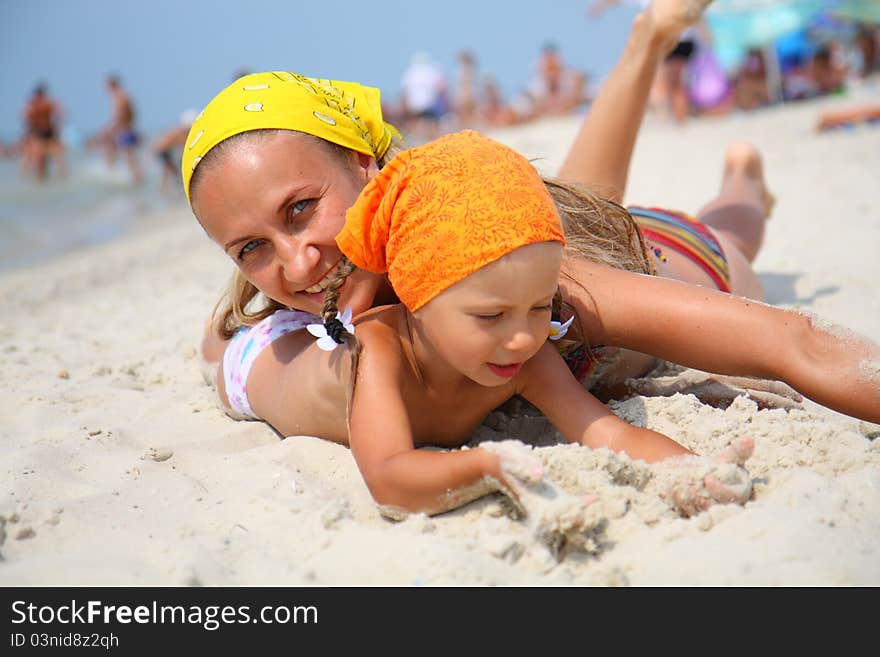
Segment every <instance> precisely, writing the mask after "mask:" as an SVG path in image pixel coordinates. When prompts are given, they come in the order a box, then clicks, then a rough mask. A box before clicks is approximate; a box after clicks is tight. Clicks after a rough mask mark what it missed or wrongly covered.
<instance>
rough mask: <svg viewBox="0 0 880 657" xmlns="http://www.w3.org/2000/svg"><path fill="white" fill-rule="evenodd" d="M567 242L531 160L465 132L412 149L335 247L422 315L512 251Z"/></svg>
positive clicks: (359, 205) (356, 211)
mask: <svg viewBox="0 0 880 657" xmlns="http://www.w3.org/2000/svg"><path fill="white" fill-rule="evenodd" d="M547 241H555V242H562V243H565V237H564V235H563V232H562V225H561V223H560V221H559V216H558V215H557V213H556V206H555V205H554V204H553V200H552V199H551V198H550V195H549V194H548V193H547V190H546V188H545V187H544V183H543V181H542V180H541V177H540V176H539V175H538V172H537V171H536V170H535V168H534V167H533V166H532V164H531V163H530V162H529V161H528V160H526V159H525V158H524V157H523V156H522V155H520V154H519V153H517V152H516V151H514V150H512V149H510V148H508V147H507V146H504V145H502V144H499V143H498V142H495V141H493V140H491V139H489V138H488V137H485V136H483V135H480V134H479V133H476V132H473V131H470V130H466V131H463V132H458V133H455V134H451V135H447V136H445V137H441V138H439V139H437V140H435V141H432V142H429V143H428V144H425V145H424V146H419V147H417V148H411V149H409V150H407V151H404V152H403V153H401V154H400V155H398V156H397V157H395V158H394V159H393V160H392V161H391V162H390V163H388V164H387V165H385V167H383V168H382V170H381V171H380V172H379V173H378V174H377V175H376V176H375V177H374V178H373V179H372V180H371V181H370V182H369V183H367V185H366V187H364V190H363V192H361V195H360V196H359V197H358V200H357V202H356V203H355V204H354V205H353V206H352V207H351V208H350V209H349V210H348V212H347V213H346V216H345V226H344V227H343V229H342V232H341V233H340V234H339V235H338V236H337V238H336V243H337V244H338V245H339V248H340V249H341V250H342V252H343V253H344V254H345V255H346V256H348V258H349V259H350V260H351V261H352V262H353V263H354V264H355V265H357V266H358V267H360V268H362V269H366V270H368V271H371V272H375V273H386V272H387V273H388V278H389V280H390V282H391V285H392V287H393V288H394V290H395V292H396V293H397V296H398V297H399V298H400V300H401V302H403V304H404V305H406V307H407V308H409V309H410V310H411V311H415V310H418V309H419V308H421V307H422V306H423V305H425V304H426V303H427V302H428V301H430V300H431V299H433V298H434V297H435V296H437V295H438V294H440V293H441V292H442V291H443V290H445V289H446V288H448V287H450V286H452V285H454V284H455V283H457V282H458V281H460V280H462V279H464V278H466V277H467V276H469V275H471V274H472V273H474V272H475V271H477V270H478V269H480V268H481V267H483V266H485V265H487V264H489V263H490V262H494V261H495V260H497V259H498V258H500V257H501V256H503V255H505V254H507V253H510V252H511V251H513V250H515V249H517V248H519V247H521V246H525V245H527V244H533V243H537V242H547Z"/></svg>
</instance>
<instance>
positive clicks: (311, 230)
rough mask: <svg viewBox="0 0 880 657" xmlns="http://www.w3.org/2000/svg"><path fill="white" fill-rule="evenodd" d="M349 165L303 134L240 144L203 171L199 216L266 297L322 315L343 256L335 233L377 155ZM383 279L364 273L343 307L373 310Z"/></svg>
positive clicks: (354, 280) (350, 282)
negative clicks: (328, 288) (332, 280)
mask: <svg viewBox="0 0 880 657" xmlns="http://www.w3.org/2000/svg"><path fill="white" fill-rule="evenodd" d="M348 154H349V156H350V157H349V159H348V160H346V159H344V158H343V157H340V155H339V154H338V153H336V152H334V151H333V150H332V149H331V148H328V147H327V146H326V145H325V144H322V143H321V142H320V141H318V140H316V139H314V138H312V137H310V136H308V135H304V134H302V133H297V132H291V131H278V132H277V133H270V134H268V135H266V134H262V135H259V136H255V137H254V138H247V137H245V138H243V139H239V140H238V141H237V142H236V143H235V144H232V145H231V146H230V148H229V149H228V150H226V151H225V152H224V153H222V154H221V155H220V157H219V159H218V160H215V161H214V162H212V163H211V165H210V166H209V167H208V168H207V169H206V170H204V171H202V172H200V174H201V176H200V179H199V180H198V183H197V185H196V186H195V187H194V188H193V190H192V195H193V196H192V201H193V203H192V205H193V211H194V212H195V214H196V216H197V217H198V219H199V221H200V222H201V224H202V226H204V228H205V230H206V231H207V233H208V235H209V236H210V237H211V239H213V240H214V241H215V242H217V244H219V245H220V246H221V247H222V248H223V250H224V251H225V252H226V254H227V255H228V256H229V257H230V258H232V260H233V261H234V262H235V264H236V265H237V266H238V267H239V269H241V271H242V273H243V274H244V275H245V277H246V278H247V279H248V280H249V281H250V282H251V283H252V284H253V285H254V286H256V287H257V289H259V290H260V291H261V292H262V293H263V294H265V295H266V296H268V297H270V298H271V299H274V300H275V301H277V302H279V303H281V304H284V305H285V306H288V307H291V308H296V309H298V310H304V311H307V312H311V313H315V314H320V312H321V309H322V306H323V302H324V289H325V288H326V286H327V284H328V283H329V280H330V278H331V276H332V274H333V273H334V271H335V269H336V266H337V265H338V263H339V260H340V258H341V257H342V253H341V252H340V251H339V248H338V247H337V246H336V239H335V238H336V235H337V234H338V233H339V231H340V230H342V226H343V223H344V222H345V211H346V210H347V209H348V208H349V207H351V206H352V205H354V202H355V200H356V199H357V197H358V195H359V194H360V192H361V190H362V189H363V187H364V185H365V184H366V183H367V181H368V180H369V179H370V178H372V177H373V176H374V175H375V174H376V172H377V168H376V162H375V160H373V158H371V157H369V156H366V155H360V154H358V153H355V152H353V151H349V153H348ZM383 283H384V277H382V276H380V275H377V274H371V273H369V272H365V271H361V270H358V271H356V272H355V273H354V274H352V275H351V276H349V277H348V279H347V280H346V282H345V285H344V286H343V288H342V290H341V295H340V298H339V302H338V306H339V308H340V309H343V308H346V307H349V306H350V307H351V308H352V310H353V311H354V313H355V314H357V313H359V312H362V311H364V310H366V309H367V308H369V307H370V306H371V305H372V303H373V298H374V297H375V296H376V292H377V290H378V289H379V288H380V286H382V285H383Z"/></svg>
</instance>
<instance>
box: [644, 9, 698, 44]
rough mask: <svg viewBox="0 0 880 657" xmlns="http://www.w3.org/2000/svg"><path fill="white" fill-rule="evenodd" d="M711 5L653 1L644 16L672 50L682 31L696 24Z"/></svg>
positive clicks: (645, 10)
mask: <svg viewBox="0 0 880 657" xmlns="http://www.w3.org/2000/svg"><path fill="white" fill-rule="evenodd" d="M710 4H712V0H652V2H651V3H650V4H649V5H648V6H647V7H645V9H644V11H643V12H642V16H643V17H644V19H645V20H646V21H647V24H648V25H649V26H650V28H651V30H652V31H653V32H654V33H655V34H657V35H658V36H659V37H660V38H661V39H663V42H664V43H666V44H668V47H669V49H670V50H671V49H672V48H673V47H674V46H675V44H676V43H678V37H679V35H680V34H681V33H682V31H683V30H684V29H685V28H687V27H690V26H691V25H693V24H694V23H696V22H697V20H699V18H700V16H702V15H703V11H704V10H705V9H706V7H708V6H709V5H710Z"/></svg>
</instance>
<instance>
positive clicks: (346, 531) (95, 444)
mask: <svg viewBox="0 0 880 657" xmlns="http://www.w3.org/2000/svg"><path fill="white" fill-rule="evenodd" d="M859 97H860V98H862V99H872V100H874V101H878V100H880V91H878V89H877V88H876V87H875V88H873V89H863V90H862V91H861V93H860V95H859ZM854 99H855V97H854V96H850V97H849V98H843V99H831V100H828V101H823V102H822V103H813V104H808V105H798V106H791V107H784V108H777V109H772V110H768V111H763V112H758V113H753V114H750V115H739V114H737V115H733V116H730V117H727V118H724V119H720V120H704V121H699V122H694V123H692V124H690V125H688V126H687V127H685V128H683V129H677V128H674V127H671V126H668V125H662V124H660V123H659V122H658V121H657V120H656V119H654V118H653V117H648V120H647V122H646V126H645V129H644V131H643V136H642V138H641V141H640V143H639V148H638V150H637V153H636V158H635V162H634V166H633V170H632V176H631V180H630V193H629V195H628V200H630V201H633V202H642V203H654V204H658V205H663V204H666V205H669V206H671V207H680V208H681V209H684V210H689V211H696V210H697V209H698V207H699V205H700V204H701V203H703V202H705V201H707V200H708V199H709V197H710V195H711V193H712V192H714V190H715V189H716V186H717V185H718V181H719V180H720V173H721V163H722V159H721V157H722V153H723V148H724V146H725V144H726V143H727V142H729V141H733V140H750V141H753V142H754V143H756V144H757V145H759V147H760V148H761V149H762V150H763V152H764V154H765V163H766V170H767V172H768V179H769V182H770V185H771V187H772V190H773V191H774V192H775V194H776V196H777V199H778V203H777V206H776V211H775V213H774V216H773V219H772V221H771V222H770V224H769V227H768V234H767V239H766V243H765V248H764V250H763V252H762V253H761V255H760V256H759V258H758V261H757V263H756V267H757V270H758V271H759V272H760V274H761V277H762V279H763V281H764V283H765V285H766V287H767V289H768V296H769V301H770V302H771V303H774V304H778V305H782V306H786V307H795V306H796V307H800V308H803V309H804V310H808V311H810V312H813V313H816V314H817V315H818V316H819V317H821V318H822V319H823V320H826V321H831V322H836V323H841V324H844V325H846V326H848V327H850V328H852V329H854V330H856V331H858V332H860V333H862V334H864V335H867V336H869V337H871V338H872V339H873V340H876V341H880V294H878V292H877V284H878V280H880V203H878V201H880V184H878V180H880V179H878V171H880V126H874V127H864V128H861V129H857V130H853V131H842V132H835V133H831V134H825V135H817V134H815V133H814V132H813V131H812V126H813V124H814V122H815V120H816V116H817V113H818V111H819V110H820V108H823V107H832V106H840V105H845V104H849V103H851V102H853V101H854ZM577 126H578V120H577V119H564V120H558V121H547V122H543V123H540V124H535V125H530V126H526V127H521V128H516V129H511V130H507V131H504V132H499V133H496V135H497V136H498V137H499V138H501V139H502V140H505V141H508V142H509V143H511V144H513V145H515V146H517V147H518V148H520V149H521V150H522V151H523V152H524V153H525V154H527V155H529V156H532V157H535V156H543V157H546V158H547V159H546V160H545V163H544V165H542V168H545V167H546V169H545V170H546V171H547V172H553V171H554V170H555V167H556V166H557V165H558V163H559V161H560V160H561V157H562V155H563V154H564V151H565V148H566V146H567V144H568V143H569V142H570V140H571V138H572V137H573V135H574V132H575V131H576V129H577ZM155 222H156V226H155V228H154V229H153V230H151V231H150V232H149V233H145V234H141V235H137V236H134V237H131V238H128V239H125V240H122V241H119V242H116V243H113V244H111V245H108V246H106V247H104V248H98V249H94V250H90V251H88V252H83V253H78V254H75V255H73V256H70V257H66V258H64V259H63V260H59V261H57V262H55V263H52V264H50V265H48V266H41V267H37V268H33V269H30V270H27V271H22V272H16V273H11V274H7V275H5V276H3V277H2V278H0V304H2V307H3V309H4V313H3V318H2V320H0V349H2V355H3V359H2V361H0V390H2V391H3V393H2V401H0V407H2V418H3V420H2V425H0V439H2V453H3V477H2V483H0V516H2V517H3V521H4V522H0V524H2V525H4V529H5V531H3V532H0V554H2V559H3V561H2V562H0V584H4V585H13V584H25V585H49V584H84V585H99V584H105V585H142V584H156V585H181V584H193V583H200V584H206V585H237V584H267V585H270V584H271V585H295V584H319V585H331V584H354V585H381V584H395V585H449V584H452V585H456V584H478V585H484V584H485V585H488V584H501V585H536V584H538V585H540V584H552V585H558V584H563V585H568V584H571V585H627V584H629V585H658V584H666V585H713V584H718V585H875V586H876V585H880V441H878V440H875V439H870V438H867V437H866V434H870V433H871V431H873V430H876V427H873V428H872V427H870V426H868V425H866V424H864V423H860V422H859V421H857V420H854V419H852V418H847V417H845V416H842V415H839V414H837V413H834V412H831V411H828V410H826V409H823V408H820V407H818V406H816V405H815V404H812V403H806V404H805V405H804V409H803V410H794V411H791V412H788V413H786V412H785V411H783V410H770V411H758V410H757V408H756V407H755V405H754V404H753V403H752V402H749V401H747V400H745V399H738V400H737V401H736V402H735V403H734V404H733V405H732V406H731V407H730V408H728V409H727V410H724V411H722V410H717V409H714V408H711V407H709V406H704V405H702V404H700V403H699V402H698V401H697V400H696V399H695V398H694V397H692V396H681V395H679V396H676V397H671V398H644V397H636V398H634V399H631V400H629V401H627V402H625V403H623V404H619V405H616V406H615V408H616V409H617V411H618V412H619V413H621V414H622V415H623V416H624V417H626V418H627V419H629V420H631V421H634V422H638V423H641V424H646V425H647V426H650V427H652V428H654V429H657V430H659V431H665V432H668V433H669V434H670V435H672V436H675V437H676V438H677V439H678V440H680V441H682V442H683V443H684V444H686V445H688V446H690V447H692V448H694V449H696V450H697V451H700V452H702V453H711V452H714V451H716V450H717V449H719V448H720V447H721V446H723V445H724V444H726V443H727V442H728V441H729V440H730V439H731V438H733V437H735V436H737V435H740V434H741V433H748V434H751V435H752V436H754V437H755V440H756V445H757V446H756V449H755V454H754V456H753V457H752V459H751V460H750V461H749V462H748V467H749V471H750V472H751V474H752V476H753V477H754V496H753V499H752V500H751V501H750V502H748V503H747V504H746V505H745V506H744V507H740V506H718V507H715V508H713V509H711V510H710V511H709V512H706V513H703V514H701V515H699V516H697V517H694V518H691V519H683V518H679V517H678V516H676V515H675V514H674V513H673V512H672V511H671V510H669V508H668V507H667V506H666V505H665V504H664V503H663V502H662V501H661V500H660V498H659V497H658V496H657V494H656V490H655V487H654V485H653V484H654V483H656V482H654V481H653V480H652V476H651V471H650V470H649V469H647V468H646V467H645V466H643V465H642V464H633V463H631V462H629V461H628V460H626V459H622V458H619V457H616V456H613V455H610V454H609V453H607V452H606V451H604V450H602V451H598V452H591V451H590V450H587V449H585V448H579V447H576V446H568V445H553V446H543V447H538V448H536V450H535V452H536V454H538V455H539V457H540V458H541V459H542V460H543V461H544V463H545V464H546V468H547V474H548V477H549V478H550V480H551V481H552V482H555V483H556V485H558V486H559V487H560V489H561V490H562V491H565V492H567V493H568V494H570V495H573V496H575V497H582V496H584V495H587V494H595V495H596V497H597V501H596V502H595V503H594V504H593V505H592V506H591V507H590V508H589V509H588V523H587V525H585V526H584V527H583V528H582V530H583V531H582V532H581V540H580V541H579V542H576V543H570V544H568V545H567V546H562V558H561V560H557V559H556V558H554V556H553V553H552V551H551V550H550V549H548V546H547V543H546V541H545V539H542V538H541V532H540V531H537V530H536V529H535V527H536V521H535V520H536V519H533V522H525V521H523V520H519V521H516V520H511V519H510V518H508V517H507V516H506V515H504V514H503V513H502V511H503V509H502V504H501V503H500V501H499V498H498V497H490V498H486V499H483V500H481V501H478V502H475V503H473V504H470V505H468V506H466V507H464V508H462V509H459V510H457V511H454V512H452V513H449V514H445V515H442V516H439V517H434V518H427V517H425V516H415V517H411V518H410V519H408V520H406V521H404V522H400V523H394V522H391V521H388V520H384V519H383V518H381V517H380V516H379V514H378V513H377V511H376V509H375V507H374V505H373V504H372V502H371V499H370V497H369V494H368V492H367V490H366V488H365V486H364V485H363V483H362V481H361V478H360V475H359V473H358V471H357V468H356V467H355V464H354V461H353V459H352V458H351V455H350V454H349V452H348V451H347V450H346V449H345V448H342V447H339V446H337V445H334V444H331V443H329V442H325V441H322V440H319V439H317V438H311V437H299V436H297V437H291V438H288V439H286V440H281V439H279V437H278V436H277V435H276V434H275V433H274V432H273V431H272V430H271V429H270V428H269V427H267V426H266V425H264V424H262V423H256V422H235V421H232V420H230V419H229V418H227V417H226V416H225V415H223V414H222V413H221V412H220V411H218V410H217V409H216V407H215V404H214V400H213V394H212V391H211V389H209V388H208V387H207V386H206V385H204V384H203V382H202V379H201V375H200V373H199V368H198V364H197V359H196V347H197V344H198V339H199V336H200V333H201V324H202V321H203V320H204V318H205V317H206V315H207V313H208V311H209V309H210V307H211V305H212V304H213V301H214V300H215V298H216V296H217V294H218V292H219V291H220V289H221V288H222V286H223V284H224V283H225V281H226V278H227V276H228V273H229V271H230V267H231V265H230V263H228V261H227V260H226V259H225V257H224V256H223V255H222V254H221V253H220V251H219V249H218V248H217V247H215V246H214V245H213V244H211V243H210V242H209V241H208V239H207V238H206V237H205V236H204V235H203V233H202V232H201V229H200V228H199V227H198V226H197V224H196V223H195V221H194V220H193V219H192V218H191V217H190V215H189V214H188V212H187V211H185V210H181V211H180V212H172V213H167V214H166V215H164V216H160V217H156V218H155ZM533 424H535V426H531V427H527V431H528V432H531V433H532V434H535V435H537V437H538V439H539V440H538V442H542V441H540V437H541V434H546V433H547V429H546V427H545V426H544V425H543V424H542V423H541V422H537V423H534V422H533ZM485 431H488V429H487V430H485ZM543 442H546V440H545V441H543ZM543 442H542V444H543ZM537 520H540V518H538V519H537ZM4 538H5V540H4ZM555 547H557V548H560V546H559V545H556V546H555Z"/></svg>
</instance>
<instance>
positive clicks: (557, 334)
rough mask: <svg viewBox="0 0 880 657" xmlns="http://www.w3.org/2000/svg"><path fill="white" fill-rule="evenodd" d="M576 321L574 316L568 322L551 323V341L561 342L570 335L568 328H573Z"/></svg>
mask: <svg viewBox="0 0 880 657" xmlns="http://www.w3.org/2000/svg"><path fill="white" fill-rule="evenodd" d="M573 321H574V315H572V316H571V317H569V318H568V320H567V321H566V322H556V321H552V322H550V335H549V336H548V337H549V338H550V339H551V340H559V339H560V338H562V336H564V335H565V334H566V333H568V327H569V326H571V323H572V322H573Z"/></svg>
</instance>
